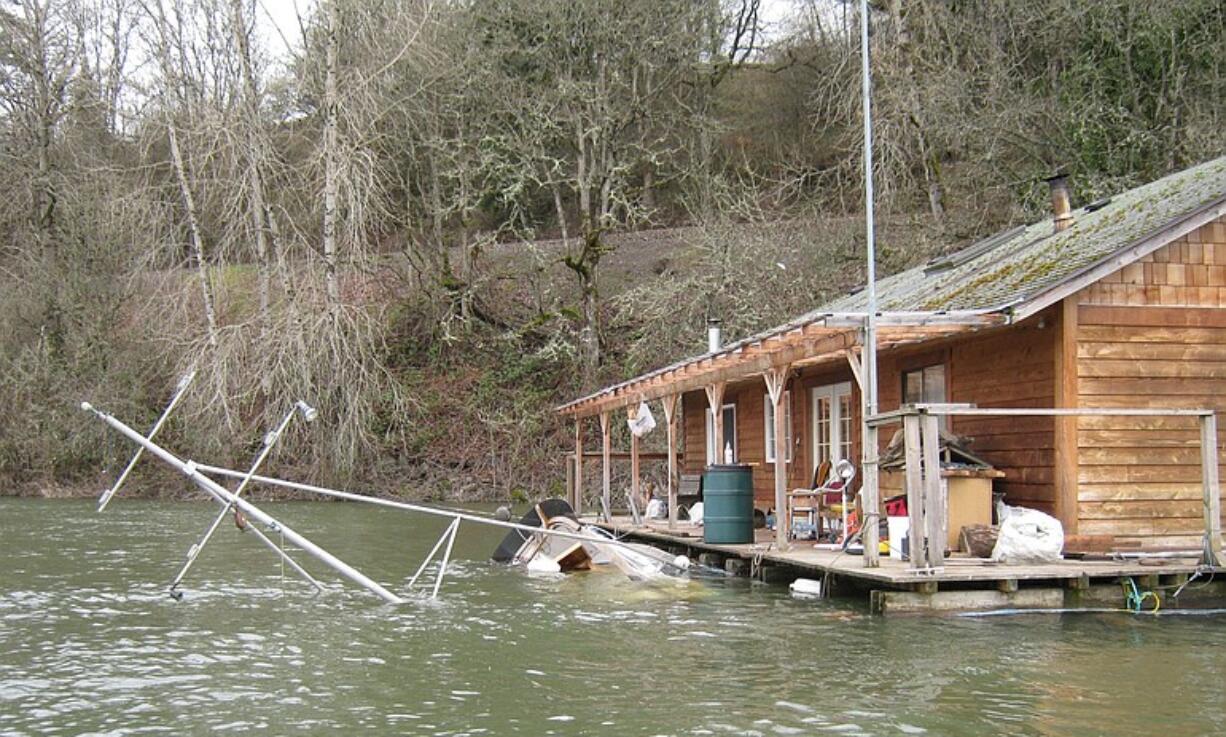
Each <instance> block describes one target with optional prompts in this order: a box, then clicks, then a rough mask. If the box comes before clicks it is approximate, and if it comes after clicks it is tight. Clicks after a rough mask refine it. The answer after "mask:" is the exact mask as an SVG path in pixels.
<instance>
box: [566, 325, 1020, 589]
mask: <svg viewBox="0 0 1226 737" xmlns="http://www.w3.org/2000/svg"><path fill="white" fill-rule="evenodd" d="M866 322H867V314H865V313H821V314H810V315H807V316H805V317H804V318H802V319H800V320H797V321H794V322H792V323H789V324H787V325H785V326H782V327H781V328H778V329H775V330H772V331H770V332H767V333H763V334H759V335H757V336H753V337H751V338H748V339H745V340H742V341H738V342H736V343H733V344H730V345H727V346H722V347H720V348H718V349H717V350H712V351H709V352H708V353H706V354H704V355H702V356H698V357H695V358H692V359H688V360H686V361H682V362H679V363H676V364H673V365H671V366H667V367H664V368H662V369H659V370H657V371H653V372H651V373H648V374H644V375H642V376H639V377H636V378H634V379H631V380H628V381H626V382H623V383H621V384H618V385H616V386H612V387H608V388H606V389H604V390H602V391H599V392H596V393H594V394H591V395H588V396H586V397H582V398H580V399H577V400H575V401H573V402H570V403H568V404H566V405H563V406H562V407H559V408H558V411H559V412H561V413H563V414H564V415H567V416H570V417H571V418H573V421H574V430H575V435H574V437H575V451H574V453H573V455H571V459H572V460H571V462H570V464H569V468H568V476H569V477H570V480H571V483H568V491H569V494H570V501H571V503H572V505H573V506H575V508H576V510H578V511H583V508H584V501H583V498H582V497H583V495H582V493H581V490H582V489H583V488H584V479H585V474H587V473H593V474H595V473H597V472H598V473H599V477H600V479H601V483H600V496H599V499H600V505H601V506H602V507H603V509H600V510H597V511H599V512H600V514H601V516H602V517H605V518H606V519H607V518H608V517H609V515H611V514H612V511H613V506H614V501H615V500H614V498H613V490H612V488H611V487H612V474H611V467H612V463H613V461H614V460H616V458H617V453H615V452H614V449H613V447H612V432H611V428H612V423H613V421H614V419H615V418H616V419H617V420H618V421H620V419H621V417H622V416H623V415H622V414H621V412H622V411H623V410H624V411H625V413H626V414H625V415H624V416H626V417H629V416H632V415H633V414H634V413H636V412H637V410H638V407H639V405H640V404H641V403H655V402H658V403H659V404H658V408H659V410H660V411H661V413H662V416H663V418H664V423H663V424H664V426H665V427H664V429H665V435H666V446H665V450H664V453H663V456H664V458H665V459H667V461H668V469H667V483H666V488H667V494H668V509H669V519H668V529H670V530H674V531H675V530H676V529H677V509H678V503H677V494H678V488H679V480H680V475H681V474H682V473H683V472H690V473H701V471H702V468H703V467H705V465H707V462H710V461H712V460H713V459H717V458H722V457H723V456H722V453H721V452H720V451H721V450H724V451H732V452H733V456H734V458H735V459H736V460H738V461H741V462H746V461H747V462H748V464H749V465H751V466H754V476H755V481H760V482H764V485H765V486H767V488H765V489H763V491H764V492H765V494H760V495H759V498H758V499H757V501H758V502H759V505H760V506H761V507H763V508H769V509H773V510H774V511H775V514H776V518H777V524H776V531H775V535H774V540H773V543H774V545H775V546H776V548H777V549H778V550H781V551H783V550H787V549H788V547H789V545H790V543H791V541H790V540H789V537H788V533H789V531H790V530H791V528H792V524H791V520H790V519H789V518H788V508H789V505H788V503H787V494H788V491H789V489H790V488H793V487H794V486H806V485H808V484H807V481H804V480H807V479H811V477H812V475H813V466H815V465H816V464H815V463H814V462H812V461H813V458H812V455H813V454H812V453H807V452H806V453H801V452H794V450H795V449H794V447H793V446H794V445H795V444H797V443H799V442H800V437H801V436H802V435H803V434H801V433H797V437H796V438H793V427H792V425H791V421H792V404H793V400H792V397H791V393H792V389H793V388H797V389H804V390H805V392H806V393H810V392H809V390H810V389H811V388H813V387H814V386H817V385H816V384H815V382H818V381H824V382H827V383H825V384H822V386H830V387H837V388H838V393H837V394H835V393H832V395H831V396H830V398H829V399H830V401H834V402H839V403H841V404H842V405H843V409H844V414H845V415H846V416H843V417H841V421H842V430H841V432H842V435H841V437H840V439H839V442H840V443H841V446H842V448H841V453H842V454H843V456H844V457H846V456H851V458H850V460H853V461H854V462H855V464H856V466H857V467H858V468H859V469H860V470H859V474H858V477H857V480H856V483H857V484H858V485H859V490H860V493H861V494H862V496H863V499H864V506H865V508H867V509H874V508H876V504H877V502H878V482H877V473H876V471H877V469H876V462H877V448H878V446H879V443H878V439H877V430H876V427H875V426H870V425H869V424H867V423H866V421H865V420H866V418H867V416H868V412H867V406H866V398H865V397H866V392H865V391H864V376H865V355H866V354H870V355H871V352H870V351H866V350H864V348H865V340H866V338H865V336H866V334H867V333H868V331H867V330H866ZM1008 322H1009V321H1008V317H1007V316H1006V315H1004V314H1001V313H999V312H984V311H967V312H933V313H881V314H879V315H877V316H876V320H875V331H874V332H875V337H876V340H875V341H874V343H875V347H876V352H877V353H881V354H890V353H891V352H896V351H899V350H900V349H904V348H906V347H908V346H922V345H924V344H929V343H932V342H934V341H938V342H939V341H941V340H945V339H952V338H956V337H958V336H962V335H968V334H970V333H974V332H977V331H984V330H990V329H993V328H999V327H1001V326H1003V325H1006V324H1008ZM797 393H800V392H797ZM738 394H740V395H746V396H752V395H757V397H760V399H759V398H757V397H755V399H754V402H753V403H747V404H746V405H744V407H751V408H752V409H750V410H749V412H747V413H746V412H745V411H743V408H742V410H741V412H740V414H741V417H740V418H738V417H737V410H736V409H733V410H732V412H731V413H728V412H726V407H727V406H728V405H726V399H727V398H728V397H729V396H734V395H738ZM806 397H807V394H806ZM806 401H807V398H806ZM733 406H734V407H735V406H736V403H734V405H733ZM759 408H760V409H759ZM759 412H761V415H758V413H759ZM746 414H748V415H750V417H749V418H745V417H744V416H745V415H746ZM755 415H758V416H759V417H762V418H763V419H758V418H757V417H755ZM683 416H684V417H683ZM726 416H727V417H728V418H730V419H726ZM593 420H596V422H593ZM763 420H764V421H763ZM727 422H732V423H733V425H732V427H725V425H726V423H727ZM593 426H595V427H593ZM755 426H756V428H762V430H761V432H760V433H755V432H754V430H755V429H756V428H755ZM695 427H697V428H699V430H700V431H701V432H702V433H703V434H704V436H705V437H706V441H705V446H706V447H705V449H703V450H701V451H700V450H699V449H697V448H695V447H694V442H693V440H692V436H693V435H694V433H693V432H692V431H693V429H694V428H695ZM738 429H748V432H743V433H742V435H744V436H745V437H739V436H738ZM591 430H596V431H597V432H598V433H599V438H600V455H599V457H597V458H592V460H593V461H595V463H593V464H588V463H587V462H586V461H587V459H588V458H591V453H590V452H589V451H587V450H586V448H587V446H586V440H587V438H588V437H589V435H588V433H589V432H591ZM776 439H779V440H782V442H777V440H776ZM686 440H689V443H688V445H679V444H680V443H683V442H684V441H686ZM639 444H640V443H639V441H638V439H637V438H634V437H632V438H631V440H630V447H629V449H627V450H624V451H619V452H623V453H625V454H626V457H627V458H628V460H629V462H630V466H631V474H630V477H631V482H630V484H631V487H632V488H631V493H632V494H634V495H635V496H636V498H637V496H638V493H639V488H640V483H641V482H640V462H641V461H642V460H643V458H642V455H643V454H642V453H641V452H640V449H639ZM734 446H735V447H734ZM744 446H747V449H748V450H749V451H750V452H749V454H748V457H746V454H745V453H744V452H743V451H742V448H743V447H744ZM785 449H786V450H785ZM776 450H780V451H782V452H775V451H776ZM870 450H871V452H870ZM802 459H803V460H802ZM590 465H595V466H596V469H593V468H591V467H590ZM873 533H874V534H875V529H874V530H873ZM864 564H865V565H868V566H876V565H877V564H878V555H877V551H876V546H875V544H874V545H873V546H872V550H871V551H868V554H867V555H866V556H865V558H864Z"/></svg>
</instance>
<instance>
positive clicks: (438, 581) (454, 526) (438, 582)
mask: <svg viewBox="0 0 1226 737" xmlns="http://www.w3.org/2000/svg"><path fill="white" fill-rule="evenodd" d="M459 531H460V520H458V519H457V520H456V521H455V522H452V523H451V536H450V537H448V538H447V549H446V550H444V551H443V560H442V562H440V563H439V565H438V575H437V576H435V578H434V591H433V593H431V594H430V598H431V599H437V598H438V590H439V587H441V586H442V585H443V574H444V573H446V572H447V561H449V560H451V547H452V546H453V545H455V536H456V533H458V532H459Z"/></svg>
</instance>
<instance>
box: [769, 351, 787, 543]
mask: <svg viewBox="0 0 1226 737" xmlns="http://www.w3.org/2000/svg"><path fill="white" fill-rule="evenodd" d="M790 371H791V366H790V365H786V366H779V367H777V368H772V369H768V370H767V372H766V373H765V374H764V375H763V378H764V379H765V380H766V392H767V394H768V395H769V397H770V402H771V408H772V409H773V410H774V419H775V422H774V425H775V427H774V433H775V544H776V545H777V546H778V547H779V549H780V550H787V548H788V531H789V529H790V527H791V521H790V520H789V519H788V513H787V479H788V470H787V457H788V451H789V450H790V448H789V447H788V446H787V445H786V442H787V424H786V420H787V408H786V407H785V406H784V401H783V400H784V397H785V396H786V395H787V392H786V391H785V389H786V387H787V380H788V373H789V372H790Z"/></svg>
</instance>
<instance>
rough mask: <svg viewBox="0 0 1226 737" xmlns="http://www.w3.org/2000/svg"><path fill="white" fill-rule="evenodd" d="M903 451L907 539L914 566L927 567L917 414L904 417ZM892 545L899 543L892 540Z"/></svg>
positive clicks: (912, 566) (922, 478)
mask: <svg viewBox="0 0 1226 737" xmlns="http://www.w3.org/2000/svg"><path fill="white" fill-rule="evenodd" d="M902 431H903V452H904V454H905V459H906V466H905V468H906V484H907V517H908V532H907V539H908V540H909V541H910V546H909V547H910V552H909V556H908V557H909V558H910V562H911V566H910V567H911V568H924V567H925V566H926V565H927V564H928V556H927V555H925V554H924V552H923V551H924V476H923V469H922V468H921V467H920V418H919V415H917V414H910V415H904V416H903V418H902ZM890 544H891V545H899V544H900V542H899V541H897V540H891V541H890Z"/></svg>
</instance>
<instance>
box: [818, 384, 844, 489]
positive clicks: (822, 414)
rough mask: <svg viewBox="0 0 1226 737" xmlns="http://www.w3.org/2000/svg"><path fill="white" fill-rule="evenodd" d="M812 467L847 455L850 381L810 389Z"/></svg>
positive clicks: (834, 461) (835, 460)
mask: <svg viewBox="0 0 1226 737" xmlns="http://www.w3.org/2000/svg"><path fill="white" fill-rule="evenodd" d="M812 402H813V405H812V406H813V411H812V413H811V416H812V417H813V468H814V470H816V469H817V467H818V466H820V465H821V463H822V461H830V462H831V463H832V464H833V463H837V462H838V461H841V460H843V459H847V460H852V457H851V429H852V428H851V422H852V407H851V384H850V383H848V382H843V383H842V384H827V385H826V386H819V387H816V388H814V389H813V390H812Z"/></svg>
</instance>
